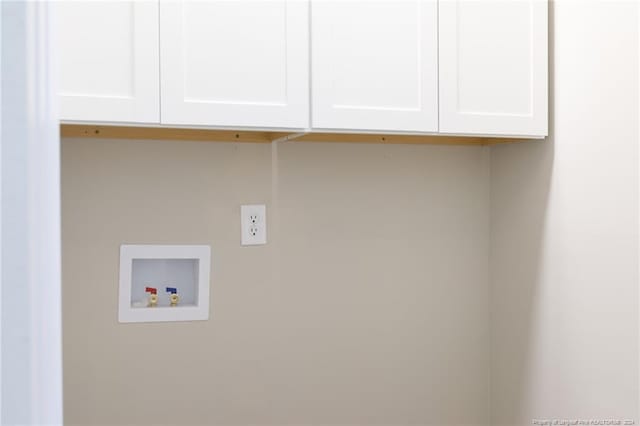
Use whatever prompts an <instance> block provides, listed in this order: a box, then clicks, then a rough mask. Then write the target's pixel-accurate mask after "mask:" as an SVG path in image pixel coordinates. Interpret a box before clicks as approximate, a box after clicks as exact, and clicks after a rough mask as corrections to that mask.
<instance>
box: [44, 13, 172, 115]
mask: <svg viewBox="0 0 640 426" xmlns="http://www.w3.org/2000/svg"><path fill="white" fill-rule="evenodd" d="M54 7H55V11H54V12H55V31H56V38H57V49H56V50H55V54H56V55H58V62H59V66H60V70H59V73H58V74H59V82H58V84H59V94H60V97H59V99H60V112H61V114H60V117H61V119H62V120H86V121H94V122H96V121H105V122H138V123H158V122H159V120H160V104H159V96H160V93H159V91H160V86H159V76H160V74H159V67H160V65H159V57H158V52H159V47H158V4H157V2H148V1H145V2H133V1H130V2H123V1H60V2H54Z"/></svg>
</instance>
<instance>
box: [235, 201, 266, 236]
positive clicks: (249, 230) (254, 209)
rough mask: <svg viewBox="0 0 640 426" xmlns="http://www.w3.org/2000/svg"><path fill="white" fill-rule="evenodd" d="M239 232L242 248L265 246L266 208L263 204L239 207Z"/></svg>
mask: <svg viewBox="0 0 640 426" xmlns="http://www.w3.org/2000/svg"><path fill="white" fill-rule="evenodd" d="M252 218H255V221H254V220H252ZM240 230H241V239H240V241H241V244H242V245H243V246H256V245H262V244H267V207H266V206H265V205H264V204H249V205H244V206H240Z"/></svg>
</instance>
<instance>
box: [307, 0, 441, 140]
mask: <svg viewBox="0 0 640 426" xmlns="http://www.w3.org/2000/svg"><path fill="white" fill-rule="evenodd" d="M311 27H312V34H311V52H312V53H311V54H312V73H311V75H312V103H313V113H312V126H313V128H320V129H350V130H375V131H403V132H437V131H438V4H437V1H436V0H313V1H312V9H311Z"/></svg>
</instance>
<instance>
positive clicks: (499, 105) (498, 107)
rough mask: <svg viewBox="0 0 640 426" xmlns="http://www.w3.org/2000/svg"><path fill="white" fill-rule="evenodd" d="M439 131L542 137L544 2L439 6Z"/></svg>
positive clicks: (472, 0)
mask: <svg viewBox="0 0 640 426" xmlns="http://www.w3.org/2000/svg"><path fill="white" fill-rule="evenodd" d="M439 15H440V18H439V25H440V59H439V64H440V131H441V132H444V133H473V134H486V135H514V136H518V135H527V136H544V135H546V134H547V50H548V49H547V2H546V1H545V0H480V1H479V0H441V1H440V7H439Z"/></svg>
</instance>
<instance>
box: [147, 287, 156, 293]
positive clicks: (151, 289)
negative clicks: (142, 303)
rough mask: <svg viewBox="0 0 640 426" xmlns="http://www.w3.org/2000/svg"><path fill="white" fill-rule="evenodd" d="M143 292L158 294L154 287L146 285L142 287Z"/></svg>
mask: <svg viewBox="0 0 640 426" xmlns="http://www.w3.org/2000/svg"><path fill="white" fill-rule="evenodd" d="M144 291H145V293H151V294H158V289H156V288H154V287H147V288H145V289H144Z"/></svg>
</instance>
